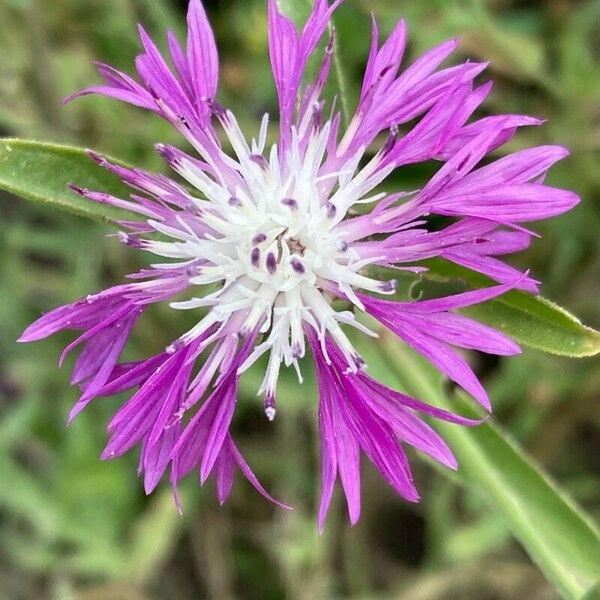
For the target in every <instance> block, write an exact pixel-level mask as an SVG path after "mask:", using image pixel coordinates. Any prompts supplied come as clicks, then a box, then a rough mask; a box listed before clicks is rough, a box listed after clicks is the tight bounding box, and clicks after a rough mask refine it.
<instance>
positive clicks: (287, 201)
mask: <svg viewBox="0 0 600 600" xmlns="http://www.w3.org/2000/svg"><path fill="white" fill-rule="evenodd" d="M281 204H283V205H284V206H287V207H289V208H291V209H292V210H296V209H297V208H298V202H297V201H296V200H294V199H293V198H284V199H283V200H282V201H281Z"/></svg>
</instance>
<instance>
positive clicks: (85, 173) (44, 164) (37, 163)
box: [0, 139, 131, 223]
mask: <svg viewBox="0 0 600 600" xmlns="http://www.w3.org/2000/svg"><path fill="white" fill-rule="evenodd" d="M111 160H112V159H111ZM116 162H119V161H116ZM120 164H122V163H120ZM69 183H75V184H77V185H78V186H81V187H85V188H89V189H91V190H94V191H101V192H107V193H109V194H112V195H114V196H118V197H122V198H127V197H128V195H129V190H128V188H127V187H126V186H125V185H124V184H123V183H121V181H120V180H119V179H118V177H116V176H115V175H113V174H112V173H110V172H109V171H107V170H105V169H102V168H101V167H99V166H98V165H97V164H96V163H94V162H93V161H92V160H91V159H90V158H89V157H88V156H87V155H86V153H85V150H84V149H83V148H76V147H72V146H59V145H56V144H48V143H43V142H36V141H30V140H19V139H0V190H4V191H7V192H10V193H11V194H14V195H15V196H20V197H21V198H25V199H26V200H32V201H33V202H40V203H44V204H49V205H51V206H53V207H56V208H60V209H62V210H66V211H69V212H72V213H75V214H77V215H80V216H83V217H87V218H90V219H94V220H96V221H105V222H108V223H114V222H115V221H117V220H119V219H126V218H131V213H128V212H127V211H124V210H120V209H117V208H114V207H112V206H108V205H105V204H98V203H95V202H92V201H90V200H86V199H85V198H82V197H81V196H79V195H77V194H75V193H74V192H72V191H71V190H70V189H69V188H68V187H67V184H69Z"/></svg>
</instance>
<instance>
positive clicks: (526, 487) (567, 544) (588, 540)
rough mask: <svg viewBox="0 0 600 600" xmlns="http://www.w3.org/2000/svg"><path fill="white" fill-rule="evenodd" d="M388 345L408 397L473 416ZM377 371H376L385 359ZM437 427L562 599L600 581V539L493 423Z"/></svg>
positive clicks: (432, 375)
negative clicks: (473, 425)
mask: <svg viewBox="0 0 600 600" xmlns="http://www.w3.org/2000/svg"><path fill="white" fill-rule="evenodd" d="M382 337H383V339H382V343H381V344H379V345H377V348H378V349H379V350H380V352H382V353H383V356H384V358H385V360H386V361H387V362H388V363H389V364H390V365H392V366H393V367H394V368H393V372H394V375H395V377H396V382H397V383H400V385H401V387H402V388H403V389H404V390H405V391H407V392H409V393H412V394H414V395H415V396H417V397H419V398H421V399H422V400H425V401H428V402H431V403H432V404H435V405H436V406H440V407H442V408H446V409H451V410H454V411H455V412H460V413H462V414H464V413H469V412H471V411H473V409H472V408H471V406H472V404H471V402H469V401H468V400H466V399H465V398H464V397H458V398H457V399H456V400H452V401H451V400H449V399H448V398H447V397H446V396H445V395H444V393H443V392H442V378H441V376H440V375H439V373H437V372H436V371H435V369H434V368H433V367H432V366H431V365H430V364H429V363H427V362H426V361H425V360H424V359H422V357H420V356H417V355H415V354H414V353H413V352H412V351H410V350H408V349H407V348H406V347H404V346H401V345H400V344H397V343H396V341H395V340H394V339H393V338H391V337H390V336H387V335H385V334H384V335H383V336H382ZM367 358H368V357H367ZM380 362H381V361H380ZM369 364H370V366H375V367H376V365H377V359H376V358H374V359H373V361H371V362H370V363H369ZM376 368H377V367H376ZM435 427H436V429H438V430H439V431H440V433H442V435H443V436H444V437H445V439H446V440H447V441H448V443H449V444H450V446H451V448H452V450H453V451H454V453H455V455H456V458H457V460H458V463H459V471H458V475H459V476H460V477H461V478H462V479H463V481H464V483H465V484H466V485H468V486H470V487H471V488H472V489H473V490H475V491H476V492H478V493H480V494H481V495H483V496H484V497H485V498H486V499H487V500H488V502H489V504H490V507H491V508H493V509H495V510H496V511H498V513H499V514H501V515H502V517H503V518H504V520H505V522H506V524H507V526H508V527H509V528H510V529H511V531H512V533H513V535H514V536H515V537H516V538H517V539H518V540H519V541H520V542H521V544H522V545H523V547H524V548H525V550H526V551H527V553H528V554H529V556H530V557H531V558H532V560H534V561H535V563H536V564H537V565H538V566H539V567H540V569H541V570H542V571H543V572H544V573H545V575H546V577H547V578H548V579H549V580H550V581H551V582H552V583H553V584H554V585H555V586H556V588H557V589H558V590H559V592H560V593H561V594H562V595H563V596H564V597H565V598H569V599H576V598H580V597H581V596H582V595H583V594H585V593H586V591H587V590H589V589H590V588H591V587H592V586H593V585H594V584H595V583H596V582H597V581H598V579H599V578H600V532H599V531H598V530H597V528H596V527H595V526H594V525H593V524H592V523H591V521H590V520H589V519H588V518H587V517H586V516H585V515H584V514H583V513H582V512H581V510H580V509H579V508H578V507H577V506H576V505H575V504H574V502H573V501H572V500H571V499H570V498H569V497H568V496H567V495H566V494H565V493H564V492H562V491H561V490H560V489H559V488H558V487H557V486H556V484H555V483H553V482H552V481H551V480H550V478H549V477H548V476H547V475H546V474H545V473H544V472H543V470H542V469H541V468H540V467H539V465H536V464H535V463H534V462H533V460H532V459H531V458H529V457H528V456H527V455H526V454H525V453H524V452H523V450H522V449H521V448H519V446H518V445H517V444H516V443H515V442H514V441H513V440H512V439H511V438H510V436H509V435H508V434H507V433H506V432H505V431H504V430H503V429H502V428H501V427H500V426H499V425H498V424H497V423H495V422H494V420H493V418H490V419H488V420H487V421H486V422H485V423H483V424H482V425H479V426H477V427H472V428H467V427H459V426H456V425H453V424H450V423H446V422H442V421H436V423H435ZM449 474H451V475H454V473H451V472H449ZM453 479H454V477H453Z"/></svg>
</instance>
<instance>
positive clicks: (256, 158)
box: [250, 154, 269, 171]
mask: <svg viewBox="0 0 600 600" xmlns="http://www.w3.org/2000/svg"><path fill="white" fill-rule="evenodd" d="M250 160H251V161H252V162H253V163H255V164H257V165H258V166H259V167H260V168H261V169H262V170H263V171H267V170H268V169H269V163H268V162H267V159H266V158H265V157H264V156H263V155H262V154H251V155H250Z"/></svg>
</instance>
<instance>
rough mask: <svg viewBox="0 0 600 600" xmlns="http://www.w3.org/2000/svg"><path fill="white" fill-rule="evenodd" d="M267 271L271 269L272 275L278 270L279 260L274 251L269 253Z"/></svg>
mask: <svg viewBox="0 0 600 600" xmlns="http://www.w3.org/2000/svg"><path fill="white" fill-rule="evenodd" d="M267 271H269V273H270V274H271V275H274V274H275V271H277V260H276V259H275V255H274V254H273V253H272V252H269V254H268V255H267Z"/></svg>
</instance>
